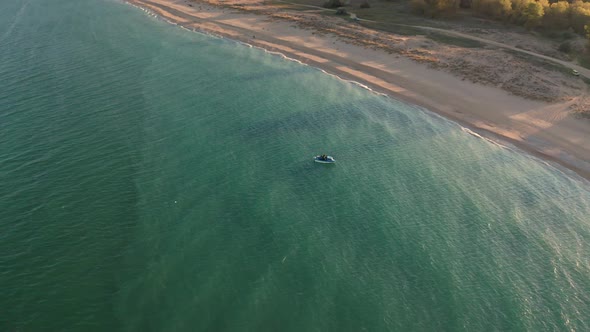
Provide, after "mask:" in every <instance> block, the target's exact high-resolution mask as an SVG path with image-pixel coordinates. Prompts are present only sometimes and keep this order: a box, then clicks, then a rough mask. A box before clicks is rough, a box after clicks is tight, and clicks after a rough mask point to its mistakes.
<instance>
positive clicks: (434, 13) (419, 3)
mask: <svg viewBox="0 0 590 332" xmlns="http://www.w3.org/2000/svg"><path fill="white" fill-rule="evenodd" d="M460 2H461V1H460V0H411V2H410V4H411V6H412V9H413V10H414V11H415V12H416V13H418V14H421V15H424V16H427V17H431V18H435V17H439V16H442V15H451V14H454V13H455V11H456V10H457V9H458V8H459V4H460Z"/></svg>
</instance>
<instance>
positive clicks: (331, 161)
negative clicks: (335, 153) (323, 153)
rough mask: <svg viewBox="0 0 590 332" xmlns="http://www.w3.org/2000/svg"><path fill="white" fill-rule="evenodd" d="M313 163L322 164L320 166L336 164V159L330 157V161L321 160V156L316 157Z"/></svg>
mask: <svg viewBox="0 0 590 332" xmlns="http://www.w3.org/2000/svg"><path fill="white" fill-rule="evenodd" d="M313 161H315V162H316V163H320V164H333V163H335V162H336V159H334V158H332V157H330V156H328V160H323V159H320V156H316V157H315V158H314V159H313Z"/></svg>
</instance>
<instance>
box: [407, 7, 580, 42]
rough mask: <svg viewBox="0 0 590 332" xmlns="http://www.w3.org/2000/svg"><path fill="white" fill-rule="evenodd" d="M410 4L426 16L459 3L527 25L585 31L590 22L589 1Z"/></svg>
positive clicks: (447, 10) (448, 10)
mask: <svg viewBox="0 0 590 332" xmlns="http://www.w3.org/2000/svg"><path fill="white" fill-rule="evenodd" d="M411 5H412V8H413V9H414V10H415V11H416V12H418V13H420V14H423V15H425V16H428V17H437V16H441V15H445V14H453V13H454V12H455V11H456V10H457V9H458V8H459V7H464V8H471V9H472V10H473V11H474V12H475V13H477V14H478V15H481V16H484V17H489V18H493V19H497V20H504V21H509V22H513V23H515V24H519V25H523V26H525V27H527V28H529V29H532V28H536V27H544V28H547V29H557V30H568V29H571V30H573V31H575V32H577V33H580V34H585V33H586V30H585V28H584V27H585V26H586V25H589V26H590V2H584V1H582V0H574V1H564V0H561V1H551V2H550V1H549V0H411Z"/></svg>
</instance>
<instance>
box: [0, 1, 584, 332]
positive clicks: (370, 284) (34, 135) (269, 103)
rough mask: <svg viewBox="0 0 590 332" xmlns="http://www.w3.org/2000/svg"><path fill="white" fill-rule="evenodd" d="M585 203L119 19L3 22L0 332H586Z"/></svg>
mask: <svg viewBox="0 0 590 332" xmlns="http://www.w3.org/2000/svg"><path fill="white" fill-rule="evenodd" d="M319 153H329V154H331V155H333V156H334V157H335V158H336V159H337V160H338V162H337V164H336V165H320V164H314V163H313V162H312V160H311V158H312V157H313V156H314V155H316V154H319ZM588 188H589V187H588V184H587V183H585V182H583V181H580V180H578V179H576V178H573V177H570V176H568V175H565V174H564V173H562V172H561V171H559V170H557V169H555V168H553V167H551V166H548V165H546V164H544V163H542V162H540V161H538V160H536V159H534V158H531V157H528V156H526V155H524V154H521V153H519V152H517V151H513V150H511V149H507V148H504V147H502V146H499V145H496V144H493V143H491V142H488V141H486V140H483V139H480V138H477V137H475V136H472V135H469V134H468V133H466V132H465V131H464V130H462V129H461V128H460V127H459V126H457V125H455V124H453V123H451V122H448V121H445V120H442V119H440V118H438V117H436V116H433V115H430V114H428V113H427V112H424V111H422V110H420V109H418V108H416V107H413V106H409V105H405V104H403V103H400V102H397V101H395V100H391V99H388V98H385V97H382V96H379V95H376V94H374V93H371V92H370V91H367V90H364V89H362V88H360V87H358V86H356V85H353V84H350V83H346V82H342V81H339V80H338V79H336V78H334V77H331V76H328V75H326V74H324V73H322V72H320V71H318V70H315V69H313V68H310V67H306V66H303V65H300V64H297V63H295V62H291V61H287V60H285V59H282V58H281V57H279V56H276V55H271V54H267V53H265V52H264V51H261V50H258V49H254V48H250V47H247V46H244V45H241V44H238V43H235V42H232V41H228V40H223V39H218V38H213V37H210V36H206V35H201V34H198V33H194V32H189V31H186V30H183V29H180V28H179V27H176V26H173V25H170V24H168V23H166V22H163V21H161V20H158V19H155V18H153V17H150V16H149V15H146V13H145V12H143V11H141V10H139V9H137V8H134V7H132V6H129V5H126V4H123V3H120V2H116V1H110V0H79V1H71V0H53V1H43V0H3V1H2V2H1V3H0V330H2V331H62V330H63V331H315V330H317V331H363V330H366V331H387V330H391V331H494V330H497V331H566V330H567V331H570V330H572V331H588V330H590V319H589V317H590V260H589V259H590V258H589V257H590V248H589V241H590V217H589V216H590V190H589V189H588Z"/></svg>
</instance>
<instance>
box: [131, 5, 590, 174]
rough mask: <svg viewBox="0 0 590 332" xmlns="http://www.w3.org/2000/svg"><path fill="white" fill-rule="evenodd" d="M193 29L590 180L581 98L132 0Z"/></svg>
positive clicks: (273, 25) (249, 21) (290, 27)
mask: <svg viewBox="0 0 590 332" xmlns="http://www.w3.org/2000/svg"><path fill="white" fill-rule="evenodd" d="M128 2H130V3H132V4H135V5H138V6H140V7H143V8H146V9H149V10H150V11H152V12H154V13H155V14H157V15H160V16H162V17H164V18H166V19H168V20H170V21H173V22H176V23H178V24H180V25H182V26H184V27H187V28H189V29H195V30H199V31H204V32H208V33H212V34H215V35H219V36H223V37H227V38H231V39H234V40H238V41H242V42H245V43H248V44H251V45H253V46H257V47H261V48H264V49H266V50H269V51H273V52H279V53H282V54H284V55H285V56H287V57H289V58H292V59H295V60H298V61H301V62H302V63H305V64H308V65H310V66H313V67H317V68H320V69H322V70H324V71H326V72H328V73H330V74H333V75H336V76H338V77H340V78H342V79H346V80H351V81H356V82H359V83H361V84H363V85H366V86H368V87H370V88H371V89H373V90H375V91H378V92H381V93H385V94H387V95H390V96H392V97H394V98H396V99H400V100H403V101H406V102H409V103H413V104H416V105H419V106H422V107H424V108H426V109H428V110H429V111H432V112H435V113H437V114H440V115H442V116H444V117H446V118H448V119H451V120H453V121H455V122H457V123H459V124H461V125H463V126H465V127H467V128H469V129H471V130H473V131H475V132H477V133H478V134H481V135H482V136H485V137H487V138H491V139H493V140H496V141H500V142H505V143H508V144H511V145H513V146H515V147H517V148H519V149H522V150H525V151H527V152H528V153H530V154H532V155H534V156H536V157H539V158H542V159H544V160H547V161H550V162H553V163H558V164H560V165H561V166H564V167H566V168H568V169H570V170H573V171H574V172H576V173H577V174H578V175H580V176H582V177H584V178H586V179H590V145H588V143H589V142H590V120H588V119H584V118H580V117H579V116H575V115H574V114H572V112H571V106H572V104H573V103H576V102H577V101H578V99H579V98H582V97H576V98H569V99H567V100H559V101H557V102H546V101H540V100H530V99H526V98H523V97H520V96H517V95H515V94H511V93H509V92H507V91H506V90H504V89H501V88H499V87H495V86H490V85H484V84H477V83H474V82H471V81H469V80H465V79H464V78H461V77H459V76H456V75H453V74H451V73H449V72H445V71H442V70H437V69H433V68H431V67H429V66H428V65H426V64H424V63H420V62H419V61H416V59H415V58H414V59H410V58H408V57H405V56H403V55H399V54H395V53H393V54H392V53H391V52H387V51H386V50H383V49H381V48H368V47H366V45H362V44H355V43H351V42H350V40H348V41H347V40H343V39H342V38H339V36H337V35H334V34H330V33H318V32H317V31H315V30H314V29H309V28H301V27H300V26H297V24H295V23H294V22H293V21H290V20H283V19H280V18H279V19H277V18H276V17H268V16H266V15H263V14H256V13H251V12H244V11H239V10H235V9H231V8H227V7H222V6H212V5H210V4H206V3H200V2H189V1H186V0H184V1H181V0H150V1H148V0H129V1H128Z"/></svg>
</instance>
